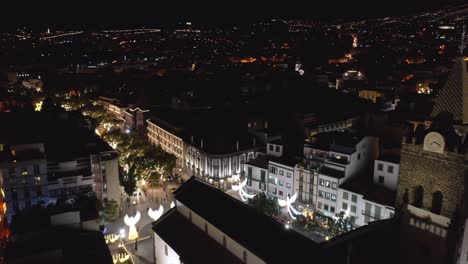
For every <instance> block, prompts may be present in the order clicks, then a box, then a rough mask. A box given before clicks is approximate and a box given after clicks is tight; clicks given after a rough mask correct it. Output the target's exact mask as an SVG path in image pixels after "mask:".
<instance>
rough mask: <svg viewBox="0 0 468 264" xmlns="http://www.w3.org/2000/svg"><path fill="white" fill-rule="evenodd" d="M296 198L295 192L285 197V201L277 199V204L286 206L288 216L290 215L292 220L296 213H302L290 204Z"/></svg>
mask: <svg viewBox="0 0 468 264" xmlns="http://www.w3.org/2000/svg"><path fill="white" fill-rule="evenodd" d="M296 199H297V193H295V194H294V195H293V196H291V197H289V196H288V197H286V201H285V200H282V199H278V204H279V206H281V207H285V206H286V207H287V208H288V213H289V216H291V218H292V219H293V220H294V219H296V215H302V213H301V212H299V211H297V210H296V209H294V207H292V204H293V203H294V202H295V201H296Z"/></svg>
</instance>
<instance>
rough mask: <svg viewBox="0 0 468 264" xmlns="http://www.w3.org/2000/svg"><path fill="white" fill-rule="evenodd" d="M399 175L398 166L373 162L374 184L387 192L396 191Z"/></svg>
mask: <svg viewBox="0 0 468 264" xmlns="http://www.w3.org/2000/svg"><path fill="white" fill-rule="evenodd" d="M399 175H400V164H398V163H394V162H389V161H384V160H375V163H374V183H375V184H377V185H380V186H383V187H385V188H387V189H389V190H392V191H396V189H397V187H398V176H399Z"/></svg>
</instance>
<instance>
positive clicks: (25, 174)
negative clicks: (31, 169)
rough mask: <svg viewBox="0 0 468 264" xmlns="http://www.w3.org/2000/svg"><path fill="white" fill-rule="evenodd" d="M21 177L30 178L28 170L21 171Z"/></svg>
mask: <svg viewBox="0 0 468 264" xmlns="http://www.w3.org/2000/svg"><path fill="white" fill-rule="evenodd" d="M21 175H23V176H28V170H27V169H26V168H23V170H22V171H21Z"/></svg>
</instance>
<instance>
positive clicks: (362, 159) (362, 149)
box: [304, 136, 378, 216]
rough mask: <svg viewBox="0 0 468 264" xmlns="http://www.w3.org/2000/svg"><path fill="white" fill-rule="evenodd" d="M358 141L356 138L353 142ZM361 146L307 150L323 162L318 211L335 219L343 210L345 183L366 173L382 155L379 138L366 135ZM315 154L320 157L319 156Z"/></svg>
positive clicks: (319, 179) (334, 145)
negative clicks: (342, 200)
mask: <svg viewBox="0 0 468 264" xmlns="http://www.w3.org/2000/svg"><path fill="white" fill-rule="evenodd" d="M353 140H356V139H353ZM356 142H357V143H355V144H353V143H352V142H350V143H346V144H343V145H341V144H335V143H333V144H332V145H331V146H330V150H329V151H327V152H325V151H323V150H315V149H313V148H307V150H306V149H304V152H307V154H308V155H307V157H308V158H310V159H314V160H318V161H320V162H321V164H322V165H321V167H320V169H319V170H318V186H317V204H316V207H317V209H319V210H321V211H322V212H324V213H325V214H328V215H331V216H333V215H334V214H336V213H338V212H339V211H340V210H341V205H340V204H339V201H338V197H339V193H338V188H339V186H340V185H341V184H343V183H345V182H346V181H348V180H349V179H351V178H353V177H354V176H356V175H357V174H359V173H361V172H363V171H364V170H366V168H367V167H368V166H369V164H371V163H372V162H373V161H374V160H375V158H376V157H377V153H378V139H377V138H375V137H370V136H366V137H363V138H361V139H360V140H359V141H356ZM315 154H317V155H318V156H317V157H315Z"/></svg>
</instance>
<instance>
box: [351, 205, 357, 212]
mask: <svg viewBox="0 0 468 264" xmlns="http://www.w3.org/2000/svg"><path fill="white" fill-rule="evenodd" d="M351 213H356V206H355V205H351Z"/></svg>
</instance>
